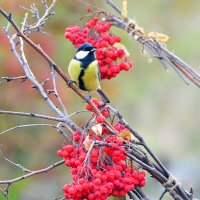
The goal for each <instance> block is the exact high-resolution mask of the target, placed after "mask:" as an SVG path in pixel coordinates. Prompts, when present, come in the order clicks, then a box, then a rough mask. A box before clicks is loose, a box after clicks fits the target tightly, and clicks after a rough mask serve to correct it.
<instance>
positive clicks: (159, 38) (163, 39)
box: [148, 32, 170, 43]
mask: <svg viewBox="0 0 200 200" xmlns="http://www.w3.org/2000/svg"><path fill="white" fill-rule="evenodd" d="M148 37H149V38H155V39H156V40H157V41H158V42H161V43H165V42H167V41H168V40H169V39H170V37H169V36H168V35H166V34H163V33H158V32H150V33H148Z"/></svg>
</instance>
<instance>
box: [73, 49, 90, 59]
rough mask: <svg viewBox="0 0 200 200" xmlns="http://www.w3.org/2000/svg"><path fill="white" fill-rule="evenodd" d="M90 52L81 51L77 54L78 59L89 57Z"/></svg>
mask: <svg viewBox="0 0 200 200" xmlns="http://www.w3.org/2000/svg"><path fill="white" fill-rule="evenodd" d="M88 53H89V51H79V52H77V53H76V58H77V59H83V58H85V57H86V56H87V55H88Z"/></svg>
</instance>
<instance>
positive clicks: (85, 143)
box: [83, 135, 92, 150]
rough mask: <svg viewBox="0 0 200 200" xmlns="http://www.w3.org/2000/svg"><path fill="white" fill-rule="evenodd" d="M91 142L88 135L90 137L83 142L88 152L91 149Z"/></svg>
mask: <svg viewBox="0 0 200 200" xmlns="http://www.w3.org/2000/svg"><path fill="white" fill-rule="evenodd" d="M91 143H92V142H91V140H90V136H89V135H88V136H86V138H85V140H84V142H83V145H84V147H85V148H86V149H87V150H89V149H90V145H91Z"/></svg>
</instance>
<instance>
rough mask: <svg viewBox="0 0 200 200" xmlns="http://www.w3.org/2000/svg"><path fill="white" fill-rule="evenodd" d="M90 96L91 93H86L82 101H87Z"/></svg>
mask: <svg viewBox="0 0 200 200" xmlns="http://www.w3.org/2000/svg"><path fill="white" fill-rule="evenodd" d="M91 98H92V96H91V94H90V93H88V94H87V95H86V97H85V98H84V100H83V101H84V102H87V101H89V100H90V99H91Z"/></svg>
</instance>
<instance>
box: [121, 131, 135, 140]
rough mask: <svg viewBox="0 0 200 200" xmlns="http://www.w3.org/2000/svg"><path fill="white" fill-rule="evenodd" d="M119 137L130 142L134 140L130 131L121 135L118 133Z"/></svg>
mask: <svg viewBox="0 0 200 200" xmlns="http://www.w3.org/2000/svg"><path fill="white" fill-rule="evenodd" d="M117 136H118V137H119V138H122V139H123V140H125V141H130V140H131V138H132V134H131V132H130V131H123V132H121V133H118V134H117Z"/></svg>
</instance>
